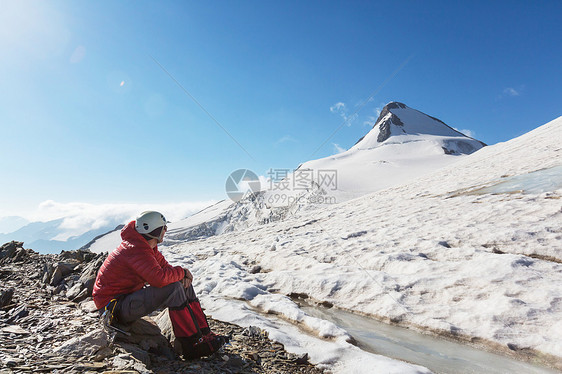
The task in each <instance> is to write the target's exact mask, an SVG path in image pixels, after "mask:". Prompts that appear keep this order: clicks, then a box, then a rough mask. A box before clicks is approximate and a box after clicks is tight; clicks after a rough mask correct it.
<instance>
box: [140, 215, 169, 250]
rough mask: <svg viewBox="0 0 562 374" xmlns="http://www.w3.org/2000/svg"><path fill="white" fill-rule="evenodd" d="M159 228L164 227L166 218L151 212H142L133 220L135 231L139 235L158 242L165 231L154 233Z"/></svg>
mask: <svg viewBox="0 0 562 374" xmlns="http://www.w3.org/2000/svg"><path fill="white" fill-rule="evenodd" d="M161 227H166V218H164V215H163V214H162V213H159V212H155V211H153V210H150V211H147V212H142V213H141V214H140V215H139V216H138V217H137V219H136V220H135V229H136V230H137V232H138V233H139V234H141V235H147V236H149V237H151V238H154V239H158V242H161V240H162V239H163V238H164V231H165V230H163V229H160V230H159V232H154V231H155V230H157V229H159V228H161Z"/></svg>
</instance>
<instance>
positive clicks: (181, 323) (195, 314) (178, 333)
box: [92, 211, 227, 358]
mask: <svg viewBox="0 0 562 374" xmlns="http://www.w3.org/2000/svg"><path fill="white" fill-rule="evenodd" d="M167 229H168V228H167V226H166V219H165V218H164V216H163V215H162V214H161V213H158V212H155V211H148V212H143V213H141V214H140V215H139V216H138V217H137V219H136V220H134V221H131V222H129V223H128V224H127V225H126V226H125V227H123V229H122V230H121V238H122V239H123V241H122V242H121V244H120V245H119V246H118V247H117V248H116V249H115V250H114V251H113V252H111V253H110V254H109V256H108V257H107V258H106V260H105V262H104V263H103V265H102V266H101V268H100V270H99V272H98V274H97V277H96V282H95V284H94V290H93V294H92V296H93V299H94V303H95V304H96V307H97V308H98V309H100V310H102V309H105V310H108V311H109V312H111V313H112V315H113V317H115V319H116V320H117V322H119V323H123V324H128V323H131V322H133V321H135V320H137V319H139V318H141V317H143V316H146V315H148V314H150V313H152V312H153V311H155V310H157V309H159V308H162V307H168V312H169V316H170V320H171V322H172V327H173V331H174V335H175V337H176V340H177V341H179V342H180V343H181V350H182V353H183V356H184V357H185V358H197V357H202V356H208V355H210V354H212V353H214V352H215V351H217V350H218V349H219V348H220V347H221V346H222V345H224V344H225V342H226V339H227V338H226V337H223V336H218V335H215V334H214V333H212V332H211V330H210V328H209V325H208V323H207V318H206V316H205V314H204V313H203V310H202V309H201V305H200V304H199V300H198V299H197V297H196V295H195V291H194V289H193V286H192V284H191V283H192V281H193V276H192V275H191V273H190V271H189V270H188V269H184V268H182V267H181V266H171V265H170V264H169V263H168V262H167V261H166V259H165V258H164V256H163V255H162V254H161V253H160V251H158V244H159V243H162V241H163V239H164V235H165V233H166V231H167Z"/></svg>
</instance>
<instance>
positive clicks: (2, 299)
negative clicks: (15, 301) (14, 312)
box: [0, 288, 14, 308]
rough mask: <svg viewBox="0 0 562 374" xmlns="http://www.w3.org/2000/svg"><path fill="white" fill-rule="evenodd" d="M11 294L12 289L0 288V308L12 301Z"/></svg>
mask: <svg viewBox="0 0 562 374" xmlns="http://www.w3.org/2000/svg"><path fill="white" fill-rule="evenodd" d="M12 296H14V289H13V288H8V289H0V308H3V307H5V306H6V305H9V304H10V303H11V302H12Z"/></svg>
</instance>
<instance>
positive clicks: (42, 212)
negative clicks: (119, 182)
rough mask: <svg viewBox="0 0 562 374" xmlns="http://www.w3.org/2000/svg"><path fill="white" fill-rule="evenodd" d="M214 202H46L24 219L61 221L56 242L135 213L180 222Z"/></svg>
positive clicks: (119, 222)
mask: <svg viewBox="0 0 562 374" xmlns="http://www.w3.org/2000/svg"><path fill="white" fill-rule="evenodd" d="M215 202H216V201H213V200H210V201H194V202H181V203H173V204H172V203H168V204H149V203H143V204H132V203H128V204H90V203H81V202H72V203H60V202H57V201H53V200H47V201H44V202H42V203H41V204H39V206H38V207H37V209H36V210H35V211H34V212H32V213H30V214H29V215H27V216H26V217H25V218H26V219H28V220H29V221H31V222H36V221H41V222H45V221H50V220H54V219H60V218H62V219H63V221H62V223H61V225H60V226H59V227H60V228H61V229H63V230H64V234H62V236H61V237H57V239H58V240H66V239H67V238H69V237H71V236H74V235H80V234H83V233H85V232H87V231H89V230H96V229H100V228H103V227H107V226H117V225H118V224H122V223H127V222H129V221H130V220H133V219H134V218H135V217H136V216H137V215H138V214H139V213H141V212H143V211H146V210H156V211H159V212H161V213H162V214H164V216H165V217H166V219H167V220H168V221H171V222H174V221H178V220H181V219H183V218H185V217H187V216H189V215H191V214H194V213H197V212H198V211H200V210H201V209H203V208H205V207H207V206H209V205H211V204H214V203H215Z"/></svg>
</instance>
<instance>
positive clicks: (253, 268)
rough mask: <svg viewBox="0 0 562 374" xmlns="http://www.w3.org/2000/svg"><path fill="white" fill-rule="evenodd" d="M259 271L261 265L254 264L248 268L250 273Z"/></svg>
mask: <svg viewBox="0 0 562 374" xmlns="http://www.w3.org/2000/svg"><path fill="white" fill-rule="evenodd" d="M259 272H261V266H259V265H255V266H254V267H252V269H250V274H257V273H259Z"/></svg>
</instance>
